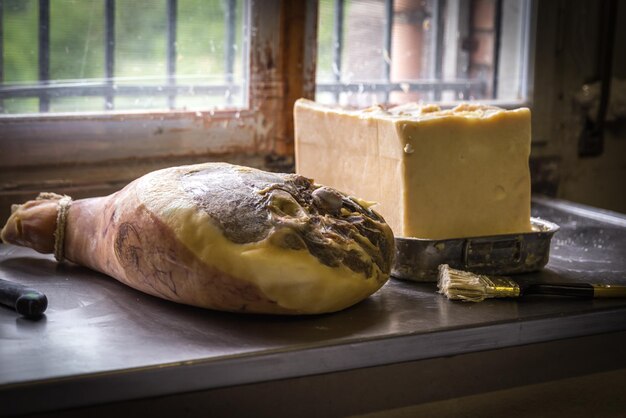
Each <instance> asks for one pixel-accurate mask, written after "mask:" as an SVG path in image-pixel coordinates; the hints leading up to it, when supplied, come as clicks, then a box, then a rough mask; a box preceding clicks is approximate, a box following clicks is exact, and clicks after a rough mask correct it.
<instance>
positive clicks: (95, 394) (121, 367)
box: [0, 199, 626, 414]
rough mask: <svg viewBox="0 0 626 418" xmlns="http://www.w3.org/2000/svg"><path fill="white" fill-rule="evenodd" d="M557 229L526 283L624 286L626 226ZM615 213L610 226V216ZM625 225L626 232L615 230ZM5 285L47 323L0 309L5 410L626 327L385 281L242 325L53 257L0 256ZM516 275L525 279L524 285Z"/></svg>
mask: <svg viewBox="0 0 626 418" xmlns="http://www.w3.org/2000/svg"><path fill="white" fill-rule="evenodd" d="M533 215H534V216H539V217H542V218H544V219H549V220H551V221H554V222H555V223H557V224H559V225H560V226H561V228H562V229H561V231H560V232H559V233H558V234H557V235H556V236H555V238H554V239H553V241H552V248H551V259H550V262H549V264H548V265H547V267H546V268H545V269H544V270H542V271H541V272H537V273H532V274H528V275H524V276H523V278H524V280H529V281H533V280H534V281H542V280H546V281H547V280H549V281H552V282H558V281H575V280H580V281H594V282H598V283H609V282H615V283H622V284H626V260H625V258H624V257H623V255H624V254H625V253H626V217H623V216H620V215H615V214H613V215H611V214H608V215H607V214H606V213H605V214H602V213H601V212H596V211H594V210H593V209H590V208H581V207H578V206H570V205H568V204H567V203H564V202H558V201H553V200H550V199H548V200H544V201H542V202H536V203H535V205H534V208H533ZM609 215H610V216H609ZM620 222H621V223H620ZM0 277H2V278H3V279H7V280H13V281H16V282H19V283H23V284H26V285H29V286H33V287H35V288H37V289H39V290H41V291H43V292H44V293H46V294H47V296H48V300H49V307H48V310H47V312H46V316H45V318H43V319H42V320H40V321H29V320H26V319H24V318H20V317H18V316H17V314H16V313H15V312H12V311H11V310H9V309H5V308H2V309H0V405H2V413H7V414H11V413H26V412H36V411H50V410H57V409H63V408H71V407H78V406H85V405H97V404H103V403H107V402H114V401H121V400H130V399H138V398H147V397H154V396H162V395H168V394H175V393H184V392H191V391H196V390H205V389H211V388H220V387H227V386H232V385H239V384H246V383H254V382H262V381H270V380H276V379H283V378H289V377H301V376H309V375H313V374H320V373H330V372H335V371H340V370H351V369H356V368H361V367H371V366H381V365H387V364H394V363H400V362H405V361H412V360H420V359H426V358H434V357H442V356H450V355H456V354H462V353H469V352H476V351H482V350H489V349H497V348H502V347H512V346H518V345H524V344H530V343H536V342H543V341H554V340H557V339H562V338H569V337H578V336H587V335H593V334H598V333H605V332H612V331H620V330H624V329H626V300H624V299H615V300H578V299H570V298H550V297H528V298H525V299H521V300H488V301H485V302H481V303H478V304H467V303H460V302H459V303H455V302H451V301H448V300H447V299H445V298H444V297H443V296H441V295H439V294H437V293H436V288H435V285H434V284H433V283H415V282H408V281H400V280H391V281H390V282H389V283H388V284H387V285H386V286H384V287H383V288H382V289H381V290H380V291H379V292H377V293H376V294H375V295H374V296H372V297H370V298H368V299H367V300H365V301H364V302H362V303H360V304H358V305H356V306H354V307H352V308H350V309H347V310H344V311H342V312H338V313H336V314H329V315H320V316H309V317H278V316H261V315H257V316H254V315H239V314H229V313H221V312H214V311H209V310H203V309H198V308H193V307H188V306H182V305H177V304H174V303H170V302H167V301H163V300H160V299H157V298H154V297H151V296H148V295H145V294H142V293H140V292H138V291H135V290H133V289H131V288H129V287H126V286H124V285H122V284H120V283H118V282H117V281H115V280H113V279H111V278H109V277H107V276H104V275H102V274H98V273H95V272H92V271H90V270H87V269H85V268H81V267H78V266H74V265H57V264H56V263H55V262H54V260H53V258H52V256H46V255H41V254H37V253H35V252H33V251H31V250H27V249H23V248H18V247H13V246H7V245H0ZM519 277H522V276H519Z"/></svg>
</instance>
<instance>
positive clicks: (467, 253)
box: [392, 218, 559, 282]
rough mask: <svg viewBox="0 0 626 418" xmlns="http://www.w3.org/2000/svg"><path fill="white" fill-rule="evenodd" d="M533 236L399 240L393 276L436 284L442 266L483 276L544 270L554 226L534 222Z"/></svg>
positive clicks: (555, 228) (537, 219)
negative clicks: (446, 265) (438, 270)
mask: <svg viewBox="0 0 626 418" xmlns="http://www.w3.org/2000/svg"><path fill="white" fill-rule="evenodd" d="M531 224H532V227H533V232H528V233H523V234H505V235H494V236H485V237H470V238H458V239H445V240H430V239H419V238H396V260H395V264H394V267H393V269H392V275H393V276H394V277H396V278H398V279H404V280H413V281H418V282H436V281H437V269H438V267H439V265H440V264H448V265H449V266H450V267H452V268H455V269H461V270H467V271H471V272H474V273H480V274H497V275H503V274H519V273H529V272H533V271H537V270H539V269H541V268H543V267H544V266H545V265H546V264H547V263H548V260H549V258H550V240H551V239H552V237H553V235H554V234H555V233H556V232H557V231H558V230H559V227H558V225H556V224H555V223H552V222H549V221H545V220H543V219H539V218H531Z"/></svg>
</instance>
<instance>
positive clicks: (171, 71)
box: [167, 0, 178, 109]
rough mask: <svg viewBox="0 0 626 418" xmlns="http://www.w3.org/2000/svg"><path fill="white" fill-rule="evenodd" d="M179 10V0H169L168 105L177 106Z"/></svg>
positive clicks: (170, 106)
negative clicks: (177, 22)
mask: <svg viewBox="0 0 626 418" xmlns="http://www.w3.org/2000/svg"><path fill="white" fill-rule="evenodd" d="M177 12H178V2H177V0H167V85H168V87H170V93H169V94H168V96H167V106H168V107H169V108H170V109H174V108H175V107H176V90H175V89H172V88H171V87H173V86H175V85H176V16H177Z"/></svg>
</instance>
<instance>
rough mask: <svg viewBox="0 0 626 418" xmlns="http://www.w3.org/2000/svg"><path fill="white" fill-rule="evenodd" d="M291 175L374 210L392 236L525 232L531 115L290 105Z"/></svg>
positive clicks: (464, 108)
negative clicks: (292, 128)
mask: <svg viewBox="0 0 626 418" xmlns="http://www.w3.org/2000/svg"><path fill="white" fill-rule="evenodd" d="M294 116H295V127H296V138H295V139H296V143H295V145H296V171H297V172H298V173H299V174H302V175H304V176H308V177H313V178H314V179H315V181H317V182H320V183H323V184H327V185H329V186H332V187H336V188H338V189H340V190H344V191H345V192H348V193H351V194H354V195H357V196H360V197H362V198H364V199H367V200H374V201H377V202H378V203H379V206H377V207H376V210H377V211H378V212H380V213H381V214H382V215H383V216H384V218H385V220H386V221H387V222H388V224H389V225H390V226H391V228H392V229H393V231H394V233H395V235H396V236H405V237H418V238H426V239H448V238H461V237H470V236H484V235H498V234H508V233H519V232H529V231H531V226H530V173H529V168H528V158H529V155H530V110H529V109H527V108H521V109H516V110H504V109H499V108H496V107H492V106H484V105H467V104H465V105H460V106H457V107H456V108H455V109H450V110H441V109H439V108H438V107H437V106H433V105H427V106H419V105H405V106H401V107H397V108H392V109H389V110H384V109H382V108H380V107H374V108H370V109H366V110H364V111H349V110H343V109H334V108H330V107H326V106H323V105H320V104H317V103H314V102H311V101H308V100H304V99H301V100H299V101H297V102H296V105H295V109H294Z"/></svg>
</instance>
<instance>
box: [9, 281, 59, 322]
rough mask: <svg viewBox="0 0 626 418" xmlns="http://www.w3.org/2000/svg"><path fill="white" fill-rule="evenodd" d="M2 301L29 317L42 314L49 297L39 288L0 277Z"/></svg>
mask: <svg viewBox="0 0 626 418" xmlns="http://www.w3.org/2000/svg"><path fill="white" fill-rule="evenodd" d="M0 303H1V304H3V305H6V306H8V307H10V308H13V309H15V310H16V311H17V313H19V314H20V315H23V316H25V317H27V318H35V317H38V316H41V314H43V313H44V312H45V311H46V308H47V307H48V298H47V297H46V295H44V294H43V293H41V292H40V291H38V290H35V289H32V288H30V287H27V286H24V285H21V284H18V283H13V282H10V281H7V280H2V279H0Z"/></svg>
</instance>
